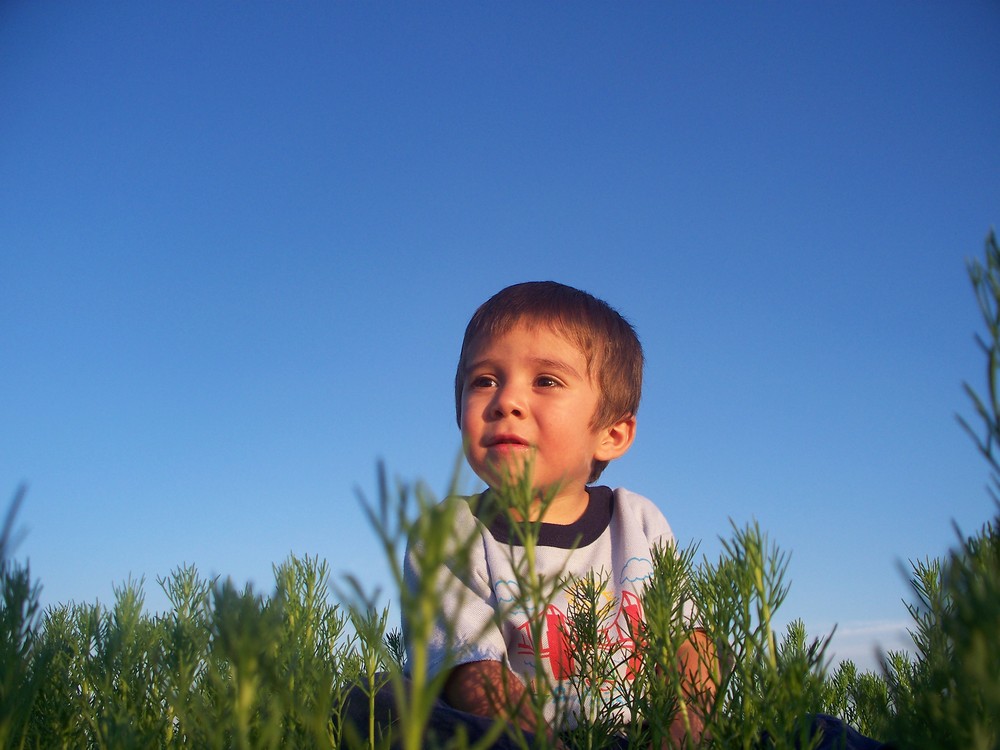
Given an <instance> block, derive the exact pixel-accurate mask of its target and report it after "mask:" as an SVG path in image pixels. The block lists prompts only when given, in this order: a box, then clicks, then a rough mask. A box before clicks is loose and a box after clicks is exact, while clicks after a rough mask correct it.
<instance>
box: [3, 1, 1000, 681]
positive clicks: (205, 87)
mask: <svg viewBox="0 0 1000 750" xmlns="http://www.w3.org/2000/svg"><path fill="white" fill-rule="evenodd" d="M998 38H1000V8H998V6H997V5H996V4H995V3H992V2H972V1H970V2H963V3H945V2H929V3H919V4H916V3H903V2H898V3H893V2H886V3H868V2H836V3H834V2H817V3H794V2H787V3H786V2H773V3H690V4H688V3H683V4H682V3H645V2H640V3H629V4H627V5H613V4H604V3H577V4H572V5H567V4H534V3H532V4H527V3H494V4H486V3H429V4H404V3H393V4H389V3H384V4H378V3H325V2H322V3H320V2H316V3H313V2H299V3H276V2H275V3H271V2H241V3H233V2H212V3H203V2H176V3H173V2H172V3H165V2H163V3H128V2H96V3H85V4H82V3H30V2H24V1H22V2H8V3H5V4H3V6H2V7H0V101H2V102H3V103H4V104H3V106H2V107H0V244H2V251H0V292H2V293H0V351H2V352H3V356H2V361H3V366H2V367H0V423H2V424H3V429H2V430H0V489H2V488H6V490H5V491H6V492H7V493H8V494H9V496H13V494H14V491H15V489H16V487H17V486H18V485H19V484H20V483H22V482H25V483H26V484H27V485H28V495H27V499H26V503H25V506H24V508H23V510H22V512H21V514H20V516H19V520H20V525H21V527H22V528H23V529H24V531H25V532H26V536H25V537H24V538H23V540H22V542H21V544H20V546H19V547H18V549H17V556H18V557H19V558H22V559H27V560H29V561H30V564H31V569H32V572H33V574H34V575H35V576H36V577H38V578H39V579H40V581H41V583H42V586H43V591H42V599H43V602H44V603H47V604H52V603H56V602H66V601H70V600H76V601H94V600H95V599H100V600H101V601H102V602H105V603H108V602H110V601H111V599H112V596H113V595H112V585H113V584H117V583H121V582H122V581H123V580H125V579H126V578H127V577H128V576H129V575H132V576H134V577H139V576H145V577H146V581H147V586H146V590H147V603H148V605H149V606H150V607H151V608H160V607H162V606H164V603H165V598H164V596H163V595H162V593H161V592H160V591H159V589H158V587H157V586H156V583H155V578H156V577H157V576H163V575H166V574H168V573H169V572H170V571H171V570H173V569H174V568H176V567H177V566H178V565H180V564H182V563H194V564H196V565H197V566H198V568H199V570H201V571H202V572H203V573H204V574H205V575H223V576H232V577H233V578H234V579H235V580H237V581H239V582H245V581H252V582H254V583H255V584H256V585H257V586H258V587H259V588H261V589H264V590H268V589H269V588H270V587H271V584H272V578H271V565H272V564H273V563H277V562H279V561H281V560H282V559H284V558H285V557H286V556H287V555H288V554H289V553H290V552H294V553H296V554H311V555H319V556H320V557H322V558H325V559H327V560H328V561H329V563H330V566H331V568H332V570H333V571H334V574H335V576H338V577H339V576H340V575H342V574H344V573H348V572H350V573H355V574H357V575H359V576H360V577H362V578H363V579H364V580H366V581H370V582H371V584H372V585H373V586H374V585H377V584H379V583H383V584H384V573H383V566H382V564H381V562H380V559H379V552H378V549H377V546H376V542H375V537H374V535H373V534H372V533H371V531H370V529H369V527H368V525H367V523H366V522H365V520H364V518H363V516H362V514H361V512H360V510H359V504H358V494H359V492H360V493H362V494H365V495H367V496H368V497H373V496H374V493H375V489H376V481H375V476H376V463H377V461H379V460H380V459H381V460H384V461H385V462H386V465H387V467H388V470H389V472H390V474H391V475H392V476H394V477H398V478H399V479H400V480H401V481H406V482H413V481H416V480H423V481H425V482H426V483H427V484H428V485H429V486H430V487H431V488H432V489H433V490H434V491H435V492H436V493H438V494H440V493H442V492H444V491H445V489H446V488H447V487H448V484H449V479H450V477H451V473H452V468H453V466H454V464H455V460H456V457H457V455H458V451H459V447H460V440H459V434H458V430H457V428H456V426H455V422H454V406H453V395H452V385H451V382H452V378H453V372H454V366H455V362H456V359H457V356H458V347H459V344H460V340H461V335H462V331H463V329H464V326H465V323H466V321H467V319H468V317H469V316H470V315H471V313H472V312H473V310H474V309H475V307H476V306H477V305H478V304H479V303H480V302H482V301H483V300H484V299H486V298H487V297H489V296H490V295H491V294H493V293H494V292H495V291H497V290H498V289H500V288H502V287H503V286H506V285H508V284H510V283H514V282H518V281H524V280H531V279H550V278H551V279H556V280H558V281H562V282H564V283H568V284H572V285H574V286H578V287H581V288H584V289H586V290H588V291H591V292H593V293H595V294H597V295H598V296H600V297H603V298H605V299H607V300H608V301H609V302H610V303H611V304H613V305H614V306H615V307H617V308H618V309H619V310H621V311H622V312H623V313H624V314H625V315H626V316H627V317H628V318H629V319H630V320H631V321H632V322H633V323H634V324H635V326H636V328H637V329H638V331H639V334H640V336H641V338H642V340H643V342H644V345H645V347H646V352H647V358H648V366H647V373H646V386H645V391H644V399H643V404H642V407H641V409H640V413H639V436H638V440H637V443H636V445H635V447H634V448H633V449H632V450H631V452H630V453H629V454H628V455H627V456H626V457H624V458H623V459H621V460H620V461H619V462H617V463H616V464H614V465H612V467H611V468H609V470H608V471H607V472H606V473H605V476H604V477H603V480H604V481H606V482H607V483H609V484H611V485H624V486H627V487H629V488H630V489H632V490H634V491H637V492H640V493H641V494H644V495H647V496H648V497H650V498H652V499H654V500H655V501H656V502H657V503H658V505H659V506H660V507H661V508H662V510H663V511H664V513H665V514H666V516H667V518H668V519H669V520H670V522H671V524H672V525H673V527H674V530H675V532H676V533H677V536H678V537H679V539H680V540H681V541H682V542H685V543H686V542H690V541H700V542H701V550H702V551H703V552H705V553H706V554H708V555H710V556H713V557H714V556H715V555H717V554H718V552H719V549H720V545H719V542H718V537H719V536H720V535H724V536H725V535H728V533H729V523H730V521H729V519H732V520H733V521H735V522H736V523H738V524H740V525H742V524H745V523H747V522H749V521H751V520H752V519H757V520H758V521H759V522H760V524H761V526H762V527H763V528H764V529H766V530H767V531H768V533H769V535H770V538H771V539H772V540H773V541H775V542H776V543H777V544H778V545H779V546H780V547H781V548H782V549H783V550H785V551H787V552H789V553H790V555H791V559H790V567H789V577H790V579H791V585H792V588H791V594H790V596H789V598H788V600H787V602H786V604H785V605H784V607H783V609H782V613H781V614H783V615H784V617H785V618H786V619H791V618H793V617H801V618H803V619H804V620H805V622H806V625H807V628H808V629H809V632H810V633H811V634H812V635H821V634H823V633H825V632H828V631H829V630H830V629H831V628H832V627H833V625H834V624H839V633H840V635H839V636H838V640H837V641H836V648H837V653H838V655H839V656H844V657H852V658H856V659H859V660H860V661H861V662H863V663H864V662H866V660H867V661H868V663H870V657H871V653H872V651H873V648H874V644H875V643H882V644H883V645H888V646H892V647H896V646H899V645H902V641H900V640H898V632H899V629H900V627H901V625H903V624H905V622H906V619H907V618H906V612H905V609H904V607H903V604H902V603H901V599H902V598H903V597H906V596H907V590H906V585H905V580H904V576H903V575H902V573H901V565H902V566H905V565H906V561H907V560H908V559H916V558H923V557H925V556H928V555H931V556H936V555H939V554H942V553H943V552H944V551H945V550H947V548H948V547H949V546H950V545H951V544H952V542H953V541H954V539H955V536H954V531H953V529H952V525H951V524H952V521H953V520H954V521H955V522H957V523H958V524H959V525H960V526H961V527H962V528H963V529H965V530H967V531H972V530H974V529H975V528H977V527H979V526H980V525H981V524H982V523H984V522H985V521H986V520H988V519H989V518H990V517H992V515H993V513H994V511H995V508H994V506H993V504H992V501H990V499H989V498H988V496H987V494H986V492H985V489H984V488H985V485H986V483H987V480H988V473H987V469H986V466H985V464H984V462H983V461H982V460H981V459H980V458H979V457H978V456H977V454H976V452H975V450H974V448H973V446H972V444H971V442H970V440H969V438H968V437H967V436H966V435H965V434H964V433H963V432H962V431H961V429H960V428H959V427H958V426H957V424H956V421H955V415H956V414H957V413H959V414H967V415H968V414H969V413H970V409H969V407H968V404H967V400H966V398H965V396H964V395H963V393H962V389H961V384H962V383H963V382H964V381H968V382H969V383H971V384H972V385H973V386H975V387H977V388H981V387H982V385H983V383H982V371H983V360H982V357H981V356H980V354H979V352H978V351H977V349H976V346H975V343H974V340H973V335H974V333H975V332H976V331H977V330H979V328H980V325H979V319H978V314H977V311H976V308H975V303H974V299H973V296H972V293H971V290H970V286H969V283H968V280H967V276H966V271H965V263H966V260H967V259H968V258H972V257H980V256H981V254H982V247H983V241H984V238H985V236H986V234H987V232H988V231H989V229H990V227H991V226H993V225H995V224H996V222H997V221H998V217H1000V179H998V178H1000V98H998V97H997V91H1000V46H998V45H997V44H996V40H997V39H998ZM461 486H462V488H463V489H466V490H470V491H471V490H474V489H476V488H477V487H478V485H477V483H476V481H475V480H474V477H472V476H471V474H469V473H468V472H466V473H465V474H464V475H463V477H462V480H461ZM893 633H895V634H897V635H892V634H893Z"/></svg>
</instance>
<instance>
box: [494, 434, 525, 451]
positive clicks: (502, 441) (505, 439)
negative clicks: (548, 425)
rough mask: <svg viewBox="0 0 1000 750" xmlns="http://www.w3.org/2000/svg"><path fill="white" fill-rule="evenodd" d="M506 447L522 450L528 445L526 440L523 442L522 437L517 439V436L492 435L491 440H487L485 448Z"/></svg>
mask: <svg viewBox="0 0 1000 750" xmlns="http://www.w3.org/2000/svg"><path fill="white" fill-rule="evenodd" d="M507 445H509V446H513V447H518V446H520V447H522V448H527V447H528V445H529V443H528V441H527V440H525V439H524V438H522V437H518V436H517V435H494V436H493V437H492V438H489V439H487V441H486V447H487V448H497V447H500V446H507Z"/></svg>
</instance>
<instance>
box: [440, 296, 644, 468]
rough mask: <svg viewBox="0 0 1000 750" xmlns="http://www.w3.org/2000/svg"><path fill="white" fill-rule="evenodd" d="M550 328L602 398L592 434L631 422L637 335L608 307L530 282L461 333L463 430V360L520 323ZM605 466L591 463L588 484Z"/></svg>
mask: <svg viewBox="0 0 1000 750" xmlns="http://www.w3.org/2000/svg"><path fill="white" fill-rule="evenodd" d="M525 322H526V323H528V324H545V325H550V326H552V327H553V328H554V329H556V330H557V331H558V332H559V333H561V334H563V335H565V336H566V337H567V338H568V339H569V340H570V341H572V342H573V343H574V344H576V345H577V346H578V347H579V348H580V351H581V352H583V356H584V358H585V359H586V362H587V375H588V376H589V377H591V378H593V380H594V382H595V383H596V384H597V387H598V390H599V392H600V398H599V401H598V403H597V412H596V413H595V414H594V415H593V417H592V418H591V426H592V427H594V428H595V429H602V428H604V427H610V426H611V425H613V424H615V423H616V422H618V421H620V420H622V419H626V418H628V417H631V416H635V413H636V412H637V411H638V409H639V399H640V397H641V395H642V366H643V356H642V344H640V343H639V337H638V336H636V333H635V329H633V328H632V326H631V324H629V322H628V321H627V320H625V318H623V317H622V315H621V314H620V313H619V312H618V311H617V310H615V309H614V308H613V307H611V306H610V305H609V304H608V303H607V302H605V301H603V300H600V299H598V298H597V297H594V296H593V295H591V294H588V293H587V292H584V291H581V290H579V289H574V288H573V287H571V286H566V285H565V284H559V283H557V282H555V281H528V282H524V283H522V284H514V285H513V286H509V287H507V288H506V289H502V290H500V291H499V292H497V293H496V294H494V295H493V296H492V297H490V298H489V299H488V300H486V302H484V303H483V304H482V305H480V307H479V309H478V310H476V312H475V314H474V315H473V316H472V319H471V320H470V321H469V325H468V326H466V329H465V338H464V339H463V340H462V353H461V356H460V357H459V359H458V370H457V372H456V373H455V412H456V416H457V418H458V423H459V426H461V424H462V389H463V387H464V384H465V368H466V365H467V358H468V357H469V355H470V354H471V353H472V349H473V347H474V346H475V345H476V342H477V341H478V340H479V339H480V338H481V337H483V336H486V337H489V338H493V337H496V336H502V335H503V334H504V333H506V332H507V331H509V330H511V329H512V328H514V327H515V326H516V325H517V324H519V323H525ZM605 466H607V462H605V461H599V462H595V466H594V468H593V470H592V472H591V477H590V481H594V480H595V479H597V477H598V476H600V474H601V472H602V471H603V470H604V467H605Z"/></svg>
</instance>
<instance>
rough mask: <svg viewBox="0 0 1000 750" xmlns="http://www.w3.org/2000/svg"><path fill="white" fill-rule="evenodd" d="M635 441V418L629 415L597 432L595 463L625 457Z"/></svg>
mask: <svg viewBox="0 0 1000 750" xmlns="http://www.w3.org/2000/svg"><path fill="white" fill-rule="evenodd" d="M633 440H635V417H634V416H632V415H629V416H628V417H625V418H624V419H622V420H619V421H618V422H615V423H614V424H613V425H611V426H609V427H605V428H603V429H601V430H598V443H597V450H596V451H594V460H595V461H613V460H614V459H616V458H620V457H621V456H623V455H625V452H626V451H627V450H628V449H629V448H631V447H632V441H633Z"/></svg>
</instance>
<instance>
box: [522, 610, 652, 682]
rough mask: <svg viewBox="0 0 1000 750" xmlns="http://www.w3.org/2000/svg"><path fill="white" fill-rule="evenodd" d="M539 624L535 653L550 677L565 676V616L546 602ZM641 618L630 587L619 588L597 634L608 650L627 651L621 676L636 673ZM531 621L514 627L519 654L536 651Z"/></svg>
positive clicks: (568, 663) (568, 669)
mask: <svg viewBox="0 0 1000 750" xmlns="http://www.w3.org/2000/svg"><path fill="white" fill-rule="evenodd" d="M542 616H543V617H544V621H543V622H542V627H541V628H540V631H539V634H540V636H541V643H539V644H537V645H538V649H537V653H538V656H540V657H541V658H542V659H544V660H545V661H546V662H547V663H548V666H549V671H550V672H551V673H552V677H553V678H554V679H556V680H566V679H568V678H569V677H571V676H572V675H573V671H574V664H573V645H572V642H571V639H570V637H569V625H570V624H569V620H568V618H567V617H566V615H565V613H563V612H562V610H560V609H559V608H558V607H556V606H554V605H551V604H550V605H549V606H548V607H546V608H545V612H544V613H543V615H542ZM642 621H643V613H642V601H641V600H640V599H639V597H638V596H637V595H636V594H633V593H632V592H630V591H624V592H622V595H621V599H620V600H619V602H618V609H617V611H616V612H615V614H614V616H613V617H610V618H608V620H607V621H606V625H605V626H604V627H602V628H601V630H600V632H599V637H598V643H599V647H600V648H603V649H606V650H608V651H615V652H619V653H622V654H627V655H628V656H627V662H626V672H625V679H626V680H628V681H630V682H631V681H632V680H634V679H635V677H636V675H637V674H638V671H639V667H640V665H641V662H642V656H641V654H640V652H639V649H638V648H637V645H636V641H635V634H637V633H638V632H639V626H640V625H641V623H642ZM532 630H533V628H532V623H531V622H530V621H529V622H525V623H524V624H523V625H521V626H520V627H518V631H519V632H520V640H519V641H518V643H517V646H516V653H517V654H519V655H525V656H533V655H534V654H535V653H536V649H535V645H536V644H535V643H534V639H533V637H532Z"/></svg>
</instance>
